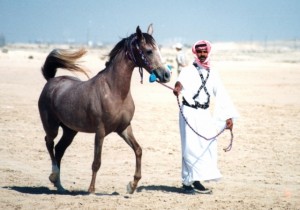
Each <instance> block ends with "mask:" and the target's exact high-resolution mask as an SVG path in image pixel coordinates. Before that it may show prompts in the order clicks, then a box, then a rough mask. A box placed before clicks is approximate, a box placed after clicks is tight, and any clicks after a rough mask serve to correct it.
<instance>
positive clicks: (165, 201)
mask: <svg viewBox="0 0 300 210" xmlns="http://www.w3.org/2000/svg"><path fill="white" fill-rule="evenodd" d="M55 47H57V46H48V45H28V44H14V45H7V46H4V47H2V48H0V49H1V52H0V173H1V179H0V209H300V159H299V157H300V156H299V155H300V142H299V141H300V44H299V43H296V42H274V43H271V42H270V43H259V42H257V43H256V42H252V43H215V44H214V52H213V56H212V64H213V69H217V70H218V71H219V73H220V75H221V78H222V81H223V83H224V85H225V87H226V89H227V91H228V92H229V94H230V96H231V99H232V101H233V102H234V104H235V106H236V108H237V110H238V111H239V114H240V118H239V119H238V120H237V121H236V122H235V125H234V130H233V132H234V142H233V148H232V150H231V151H230V152H226V153H225V152H223V150H222V149H223V147H225V146H227V145H228V143H229V139H230V134H229V132H228V131H226V132H225V133H224V134H222V135H221V136H220V137H219V138H218V146H219V168H220V170H221V172H222V174H223V178H222V180H220V181H218V182H208V183H205V186H206V187H209V188H212V189H213V193H212V194H210V195H201V194H195V195H186V194H183V193H182V189H181V148H180V134H179V127H178V115H179V109H178V105H177V101H176V97H175V96H174V95H173V93H172V91H171V90H170V89H168V88H165V87H163V86H161V85H159V84H157V83H149V82H148V81H147V80H148V79H147V77H148V74H147V73H146V72H144V84H140V77H139V74H138V70H137V69H136V70H134V74H133V76H132V89H131V91H132V95H133V98H134V100H135V105H136V112H135V115H134V118H133V121H132V126H133V130H134V134H135V137H136V138H137V140H138V142H139V144H140V145H141V147H142V149H143V157H142V179H141V180H140V182H139V186H138V188H137V191H136V192H135V193H134V194H127V193H126V185H127V184H128V182H129V181H131V180H132V178H133V174H134V169H135V158H134V153H133V151H132V150H131V148H130V147H129V146H128V145H127V144H126V143H125V142H124V141H123V140H122V139H121V138H120V137H119V136H118V135H116V134H110V135H109V136H107V137H106V139H105V142H104V146H103V154H102V165H101V168H100V170H99V172H98V176H97V180H96V193H95V194H93V195H90V194H88V192H87V190H88V187H89V184H90V179H91V174H92V170H91V164H92V161H93V146H94V135H93V134H85V133H79V134H78V135H77V136H76V137H75V140H74V141H73V143H72V145H71V146H70V147H69V148H68V150H67V151H66V153H65V155H64V157H63V160H62V169H61V181H62V184H63V186H64V187H65V188H66V189H67V190H68V192H67V193H63V194H61V193H58V192H57V191H56V188H54V186H53V185H52V184H51V183H50V181H49V179H48V177H49V175H50V173H51V161H50V157H49V155H48V152H47V149H46V146H45V142H44V135H45V134H44V131H43V127H42V124H41V122H40V117H39V112H38V107H37V101H38V98H39V94H40V92H41V90H42V88H43V86H44V84H45V83H46V81H45V79H44V78H43V77H42V74H41V72H40V69H41V66H42V65H43V63H44V61H45V58H46V56H47V55H48V53H49V52H50V51H51V50H52V49H53V48H55ZM59 47H62V48H68V46H59ZM76 48H77V47H75V49H76ZM110 49H111V47H106V48H101V49H88V53H87V55H86V56H85V57H84V59H83V60H82V63H81V64H83V65H85V66H86V67H87V68H88V69H90V76H91V77H92V76H94V75H96V74H97V72H99V71H100V70H102V69H103V68H104V65H105V61H106V59H107V57H106V54H107V53H108V52H109V50H110ZM184 50H185V51H186V53H187V56H188V57H189V58H190V61H192V58H193V56H192V54H191V53H190V49H189V48H187V47H186V48H184ZM161 53H162V56H163V58H164V59H165V60H164V61H165V62H166V63H168V64H171V65H173V66H176V64H175V61H174V58H175V53H176V52H175V50H174V49H172V48H164V47H162V49H161ZM64 74H70V73H69V72H67V71H63V70H59V72H58V74H57V75H58V76H59V75H64ZM71 75H72V74H71ZM74 76H77V77H80V78H81V79H83V80H86V78H85V77H84V76H83V75H80V74H76V75H74ZM176 77H177V74H176V71H175V69H174V70H173V75H172V79H171V82H170V83H169V84H168V85H169V86H171V87H172V86H173V85H174V83H175V81H176ZM56 142H57V140H56Z"/></svg>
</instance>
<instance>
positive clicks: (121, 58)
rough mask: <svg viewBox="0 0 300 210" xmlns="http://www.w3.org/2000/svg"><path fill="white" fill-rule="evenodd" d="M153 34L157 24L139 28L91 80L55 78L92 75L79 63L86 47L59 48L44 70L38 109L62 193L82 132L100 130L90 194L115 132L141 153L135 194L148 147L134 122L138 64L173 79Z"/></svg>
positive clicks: (137, 158)
mask: <svg viewBox="0 0 300 210" xmlns="http://www.w3.org/2000/svg"><path fill="white" fill-rule="evenodd" d="M152 33H153V26H152V24H150V25H149V27H148V31H147V33H143V32H142V31H141V29H140V27H139V26H137V28H136V32H135V33H133V34H131V35H130V36H128V37H127V38H123V39H122V40H121V41H119V42H118V43H117V44H116V45H115V47H114V48H113V49H112V50H111V51H110V53H109V54H108V57H109V60H108V61H107V62H106V65H105V68H104V69H103V70H102V71H100V72H99V73H98V74H97V75H95V76H94V77H92V78H88V79H87V80H85V81H82V80H80V79H78V78H77V77H74V76H66V75H64V76H58V77H55V74H56V72H57V69H58V68H61V69H65V70H68V71H71V72H81V73H84V74H86V75H87V76H88V74H87V71H86V70H85V69H84V68H83V67H82V66H80V65H78V62H76V61H77V60H78V59H79V58H81V57H82V56H83V55H84V54H85V53H86V52H87V51H86V50H85V49H79V50H76V51H75V52H74V51H71V50H65V49H54V50H52V51H51V52H50V53H49V54H48V56H47V57H46V60H45V63H44V65H43V66H42V69H41V70H42V74H43V76H44V78H45V79H46V80H47V82H46V84H45V86H44V88H43V90H42V92H41V95H40V97H39V100H38V107H39V113H40V118H41V122H42V125H43V128H44V131H45V133H46V135H45V142H46V147H47V150H48V153H49V155H50V158H51V162H52V173H51V174H50V176H49V180H50V181H51V182H52V183H53V184H54V186H55V187H56V188H57V190H58V191H59V192H65V191H66V190H65V189H64V188H63V186H62V184H61V180H60V169H61V159H62V157H63V155H64V153H65V151H66V149H67V147H68V146H69V145H70V144H71V143H72V141H73V139H74V137H75V136H76V134H77V133H78V132H85V133H95V139H94V141H95V144H94V158H93V163H92V179H91V183H90V186H89V188H88V192H89V193H95V182H96V176H97V172H98V170H99V169H100V166H101V152H102V145H103V141H104V138H105V137H106V136H107V135H108V134H110V133H112V132H115V133H117V134H118V135H119V136H120V137H121V138H122V139H124V141H125V142H126V143H127V144H128V145H129V146H130V147H131V148H132V149H133V151H134V154H135V161H136V164H135V173H134V176H133V181H130V182H129V184H128V185H127V192H128V193H131V194H132V193H134V191H135V189H136V187H137V185H138V182H139V180H140V179H141V158H142V149H141V147H140V145H139V144H138V142H137V141H136V139H135V137H134V135H133V130H132V126H131V120H132V118H133V115H134V110H135V105H134V101H133V99H132V95H131V92H130V84H131V77H132V74H133V70H134V68H135V67H139V68H140V70H143V69H146V71H147V72H148V73H150V74H151V75H152V74H154V75H155V76H156V78H157V81H158V82H161V83H166V82H169V81H170V71H169V69H168V68H167V67H166V66H165V65H163V63H162V58H161V54H160V51H159V48H158V45H157V44H156V41H155V39H154V38H153V36H152ZM141 72H142V71H141ZM141 72H140V73H141ZM141 76H142V75H141ZM59 127H61V128H62V136H61V138H60V140H59V141H58V142H57V144H56V145H55V142H54V139H55V138H56V137H57V135H58V130H59ZM54 145H55V146H54Z"/></svg>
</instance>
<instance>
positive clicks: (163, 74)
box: [129, 24, 171, 83]
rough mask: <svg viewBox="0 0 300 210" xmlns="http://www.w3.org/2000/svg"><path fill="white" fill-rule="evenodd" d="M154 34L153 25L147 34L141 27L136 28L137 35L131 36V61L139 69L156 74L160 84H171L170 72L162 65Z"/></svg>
mask: <svg viewBox="0 0 300 210" xmlns="http://www.w3.org/2000/svg"><path fill="white" fill-rule="evenodd" d="M152 33H153V26H152V24H150V26H149V27H148V31H147V33H142V31H141V29H140V27H139V26H138V27H137V28H136V33H135V34H133V35H132V36H131V39H130V42H129V44H130V46H129V48H130V57H131V60H133V62H134V63H135V65H137V66H138V67H140V68H144V69H146V70H147V71H148V72H149V73H150V74H154V75H155V76H156V78H157V79H158V80H159V82H163V83H165V82H169V81H170V77H171V74H170V70H169V69H168V68H167V67H166V66H165V65H163V63H162V58H161V54H160V51H159V48H158V46H157V44H156V42H155V40H154V38H153V37H152Z"/></svg>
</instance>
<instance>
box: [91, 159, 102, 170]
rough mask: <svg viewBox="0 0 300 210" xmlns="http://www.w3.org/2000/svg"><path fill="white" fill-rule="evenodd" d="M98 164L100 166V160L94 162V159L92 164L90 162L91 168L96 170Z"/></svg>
mask: <svg viewBox="0 0 300 210" xmlns="http://www.w3.org/2000/svg"><path fill="white" fill-rule="evenodd" d="M100 166H101V162H95V161H94V162H93V164H92V170H93V171H98V170H99V168H100Z"/></svg>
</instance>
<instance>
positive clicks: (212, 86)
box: [173, 40, 238, 194]
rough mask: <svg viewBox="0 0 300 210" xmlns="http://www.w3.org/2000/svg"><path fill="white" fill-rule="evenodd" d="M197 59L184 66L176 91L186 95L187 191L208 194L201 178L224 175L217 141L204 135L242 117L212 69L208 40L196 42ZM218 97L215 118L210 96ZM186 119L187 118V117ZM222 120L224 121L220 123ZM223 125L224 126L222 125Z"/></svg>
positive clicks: (182, 132)
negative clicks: (212, 114) (211, 111)
mask: <svg viewBox="0 0 300 210" xmlns="http://www.w3.org/2000/svg"><path fill="white" fill-rule="evenodd" d="M192 52H193V54H194V55H195V61H194V63H193V65H192V66H188V67H186V68H183V69H182V71H181V73H180V74H179V77H178V79H177V82H176V83H175V88H174V91H173V93H174V94H175V95H176V96H178V95H179V94H180V93H181V94H182V96H183V102H182V104H183V105H182V112H183V115H184V117H183V116H182V115H181V114H180V118H179V127H180V135H181V147H182V148H181V149H182V183H183V189H184V191H185V193H194V192H195V190H196V191H197V192H199V193H203V194H208V193H211V192H212V191H211V190H210V189H207V188H205V187H204V186H203V185H202V184H201V182H200V181H210V180H218V179H220V178H221V177H222V175H221V173H220V171H219V169H218V166H217V141H216V139H212V140H211V141H207V140H205V139H204V138H201V137H199V136H198V135H197V134H196V133H195V132H194V131H193V130H192V129H191V128H190V127H189V126H188V125H187V123H188V124H189V125H190V126H191V127H192V128H193V129H194V130H195V131H196V132H197V133H198V134H200V135H202V136H204V137H206V138H211V137H214V136H215V135H216V134H217V129H219V130H220V129H222V128H224V127H226V128H227V129H232V128H233V118H236V117H238V113H237V111H236V110H235V108H234V106H233V104H232V102H231V101H230V98H229V97H228V95H227V93H226V91H225V89H224V87H223V85H222V83H221V81H220V79H219V77H218V74H217V72H216V71H215V70H212V69H211V65H210V55H211V44H210V42H208V41H206V40H200V41H198V42H196V43H195V44H194V45H193V47H192ZM211 96H215V112H214V118H213V117H212V116H211V113H210V111H209V107H210V105H211V104H210V97H211ZM184 118H185V119H186V121H187V122H186V121H185V119H184ZM220 122H221V123H220ZM218 124H219V125H220V124H221V125H222V128H220V126H218Z"/></svg>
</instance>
